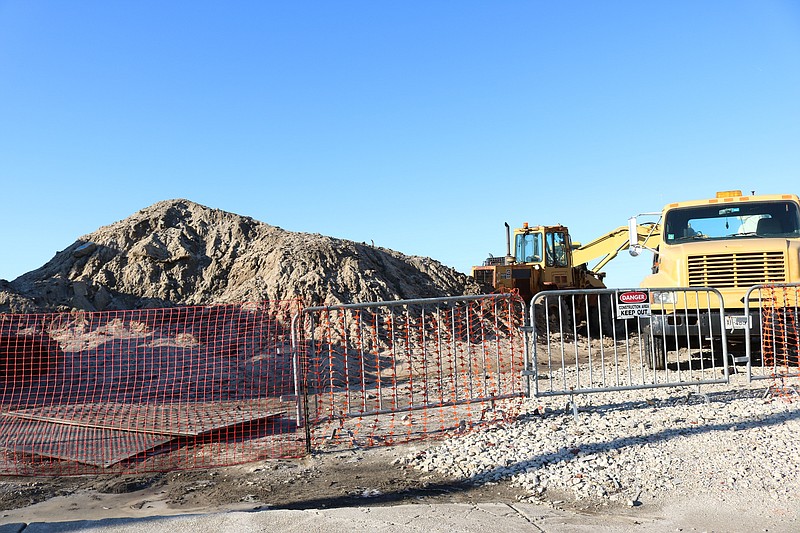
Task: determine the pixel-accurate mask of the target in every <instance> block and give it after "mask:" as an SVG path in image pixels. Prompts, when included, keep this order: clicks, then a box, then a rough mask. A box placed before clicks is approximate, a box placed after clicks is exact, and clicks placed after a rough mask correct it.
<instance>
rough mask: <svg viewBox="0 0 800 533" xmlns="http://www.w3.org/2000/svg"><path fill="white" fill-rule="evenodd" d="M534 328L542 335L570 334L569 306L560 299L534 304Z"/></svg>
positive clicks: (570, 316) (570, 314) (570, 318)
mask: <svg viewBox="0 0 800 533" xmlns="http://www.w3.org/2000/svg"><path fill="white" fill-rule="evenodd" d="M545 306H547V307H545ZM536 328H537V329H538V330H540V331H541V332H542V333H544V332H546V331H549V332H550V333H571V332H572V312H571V311H570V306H569V304H568V303H567V302H566V301H564V300H563V299H562V298H549V299H546V300H544V301H542V302H540V303H538V304H536Z"/></svg>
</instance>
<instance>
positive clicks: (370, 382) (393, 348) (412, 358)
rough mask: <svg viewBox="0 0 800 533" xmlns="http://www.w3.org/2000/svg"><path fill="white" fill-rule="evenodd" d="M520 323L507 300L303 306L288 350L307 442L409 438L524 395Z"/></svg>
mask: <svg viewBox="0 0 800 533" xmlns="http://www.w3.org/2000/svg"><path fill="white" fill-rule="evenodd" d="M524 320H525V304H524V302H523V301H522V300H521V299H520V298H519V297H518V296H515V295H511V294H502V295H483V296H474V297H455V298H432V299H418V300H402V301H393V302H376V303H362V304H349V305H337V306H327V307H310V308H307V309H304V310H303V311H302V312H301V314H300V316H299V319H298V324H297V326H296V330H297V342H298V346H297V347H296V351H297V353H298V354H299V360H300V367H301V377H300V379H301V381H302V383H301V384H300V388H301V389H302V390H303V391H304V394H305V398H306V399H305V405H306V406H307V411H306V413H305V416H304V418H305V422H306V425H307V431H308V435H309V442H310V445H311V446H312V447H314V448H318V447H320V446H324V445H325V444H326V443H333V444H335V443H339V442H342V440H343V439H344V440H345V441H353V442H358V443H364V444H368V445H373V444H382V443H385V444H391V443H396V442H403V441H409V440H413V439H418V438H422V437H426V436H430V435H432V434H436V433H441V432H443V431H447V430H452V429H458V428H464V427H466V426H469V425H471V424H472V423H474V422H475V421H476V420H479V419H481V418H484V417H486V416H487V411H489V410H495V411H497V410H499V409H500V407H499V406H498V404H497V403H496V402H500V401H502V400H506V399H512V398H522V397H524V395H525V391H524V388H523V383H522V374H521V371H522V365H523V360H524V355H523V352H524V350H525V344H524V335H523V333H522V326H523V325H524ZM506 403H508V402H506ZM504 408H505V409H511V407H509V406H504ZM496 415H497V412H495V416H496Z"/></svg>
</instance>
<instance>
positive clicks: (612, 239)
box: [472, 222, 661, 329]
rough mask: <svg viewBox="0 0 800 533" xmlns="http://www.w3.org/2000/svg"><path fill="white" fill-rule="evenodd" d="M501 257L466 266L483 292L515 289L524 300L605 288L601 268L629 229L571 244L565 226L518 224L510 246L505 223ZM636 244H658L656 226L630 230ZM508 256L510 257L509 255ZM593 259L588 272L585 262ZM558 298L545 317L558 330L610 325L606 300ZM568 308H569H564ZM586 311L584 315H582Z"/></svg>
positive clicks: (610, 312) (625, 246)
mask: <svg viewBox="0 0 800 533" xmlns="http://www.w3.org/2000/svg"><path fill="white" fill-rule="evenodd" d="M505 226H506V255H505V257H489V258H488V259H487V260H486V261H484V263H483V265H481V266H475V267H473V268H472V277H473V278H475V280H476V281H477V282H478V283H480V284H481V285H482V286H483V287H484V289H485V290H486V291H487V292H512V291H516V292H518V293H519V295H520V296H521V297H522V298H523V299H525V301H526V302H530V301H531V300H532V299H533V297H534V296H535V295H536V294H538V293H539V292H541V291H547V290H566V289H602V288H605V283H603V278H604V277H605V273H603V271H602V269H603V268H604V267H605V266H606V265H607V264H608V263H609V262H610V261H611V260H612V259H614V258H615V257H616V256H617V255H618V254H619V252H620V251H621V250H625V249H628V248H629V246H630V244H631V243H630V240H629V234H630V230H631V228H630V227H629V226H620V227H618V228H616V229H614V230H612V231H609V232H608V233H605V234H603V235H601V236H599V237H597V238H596V239H593V240H592V241H590V242H588V243H586V244H580V243H578V242H573V241H572V238H571V236H570V234H569V229H568V228H567V227H566V226H562V225H555V226H529V225H528V223H527V222H526V223H524V224H523V225H522V227H521V228H517V229H515V230H514V239H513V248H512V239H511V227H510V226H509V225H508V223H506V225H505ZM636 231H637V237H638V242H637V243H635V244H637V245H644V244H646V245H647V246H648V247H649V248H655V247H656V246H658V244H659V243H660V242H661V230H660V227H659V226H658V225H657V224H651V223H644V224H641V225H637V226H636ZM512 252H513V253H512ZM596 260H599V261H598V262H597V263H596V264H594V265H593V266H592V267H591V268H590V267H589V263H590V262H593V261H596ZM559 300H560V302H561V303H560V307H561V308H560V309H558V310H557V311H558V313H553V310H549V311H548V313H547V315H548V316H550V317H551V318H552V317H553V316H559V315H560V319H559V321H558V322H559V324H558V325H559V327H561V328H562V329H572V326H573V325H576V324H573V322H572V318H573V317H574V318H575V320H576V321H578V322H581V321H587V323H591V322H596V323H602V324H611V321H612V315H613V303H612V302H611V300H610V298H605V299H602V300H601V301H599V299H598V297H597V295H596V294H588V295H586V297H585V299H584V296H583V295H578V296H576V297H574V298H573V299H572V300H571V301H570V302H567V301H566V300H564V299H554V301H559ZM569 305H572V306H573V307H574V308H573V309H569V308H568V307H565V306H569ZM587 308H588V313H587Z"/></svg>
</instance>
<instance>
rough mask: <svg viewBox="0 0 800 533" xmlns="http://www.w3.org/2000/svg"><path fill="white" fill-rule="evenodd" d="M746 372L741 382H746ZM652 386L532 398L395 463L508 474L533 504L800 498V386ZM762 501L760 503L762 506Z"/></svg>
mask: <svg viewBox="0 0 800 533" xmlns="http://www.w3.org/2000/svg"><path fill="white" fill-rule="evenodd" d="M737 381H739V382H737ZM771 385H772V382H767V381H764V382H760V383H753V384H748V383H746V381H744V378H743V377H742V376H734V378H733V379H732V383H731V384H728V385H713V386H712V385H706V386H703V387H702V388H698V387H692V388H683V389H649V390H639V391H625V392H610V393H601V394H595V395H591V396H580V397H576V402H577V404H578V407H579V412H578V416H577V418H576V417H575V416H574V414H573V411H572V409H570V408H568V407H566V408H565V404H566V403H567V400H568V397H563V396H562V397H551V398H542V399H532V400H529V401H528V403H527V405H526V412H525V415H524V416H523V417H522V418H521V419H520V420H518V421H517V422H515V423H513V424H511V425H506V426H499V425H498V426H496V427H492V428H490V429H489V430H482V431H479V432H474V433H468V434H466V435H463V436H459V437H456V438H451V439H449V440H446V441H443V442H440V443H437V444H436V445H434V446H432V447H429V448H427V449H424V450H418V451H415V452H412V453H410V454H408V455H406V456H403V457H400V458H398V459H397V460H396V463H398V464H405V465H409V466H412V467H414V468H417V469H420V470H423V471H430V472H434V471H435V472H439V473H441V474H445V475H451V476H454V477H456V478H459V479H463V480H468V481H470V482H473V483H476V484H483V483H487V482H488V483H492V482H497V481H499V480H502V479H510V480H511V481H512V483H513V484H514V485H517V486H520V487H522V488H524V489H525V491H526V493H528V494H529V495H530V497H529V499H530V500H531V501H536V500H545V501H550V502H551V503H557V504H561V503H565V502H564V500H567V501H568V500H570V499H571V500H574V501H577V502H582V503H594V504H595V505H614V504H612V503H611V502H617V505H628V506H631V507H636V506H639V505H641V504H642V503H656V502H657V503H660V504H668V503H670V502H676V501H686V500H687V498H691V497H692V496H694V495H703V496H702V497H703V498H704V499H708V500H710V501H719V502H728V503H729V504H730V503H734V504H735V503H737V502H738V503H741V504H742V505H747V506H748V508H752V506H758V505H761V506H762V507H764V508H767V507H770V506H772V507H774V506H776V505H778V506H780V505H785V504H787V503H793V502H797V501H798V495H800V479H798V475H797V468H798V465H799V464H800V444H798V440H799V437H800V395H798V394H797V392H796V390H795V389H794V388H793V387H794V386H793V385H788V384H787V385H785V386H784V387H783V388H781V389H776V388H773V387H771ZM759 502H760V503H759Z"/></svg>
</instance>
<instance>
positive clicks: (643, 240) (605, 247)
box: [572, 222, 661, 272]
mask: <svg viewBox="0 0 800 533" xmlns="http://www.w3.org/2000/svg"><path fill="white" fill-rule="evenodd" d="M628 234H629V227H628V226H620V227H618V228H617V229H615V230H612V231H609V232H608V233H606V234H605V235H601V236H600V237H598V238H596V239H594V240H593V241H591V242H588V243H586V244H578V243H575V244H576V245H577V246H576V247H575V248H573V249H572V264H573V265H575V266H578V265H582V264H584V263H589V262H590V261H594V260H596V259H600V261H599V262H598V263H597V264H596V265H594V266H593V267H591V270H592V271H594V272H601V271H602V269H603V267H605V266H606V265H607V264H608V263H609V262H610V261H611V260H612V259H614V258H615V257H617V254H619V252H620V251H621V250H624V249H626V248H628V247H629V246H630V244H631V243H630V242H629V240H628ZM636 234H637V237H638V241H639V242H637V243H636V244H640V245H642V246H645V247H647V248H656V247H657V246H658V245H659V244H661V226H659V225H658V224H657V223H652V222H649V223H644V224H639V225H637V226H636Z"/></svg>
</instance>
